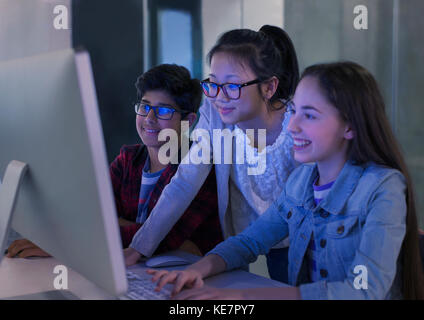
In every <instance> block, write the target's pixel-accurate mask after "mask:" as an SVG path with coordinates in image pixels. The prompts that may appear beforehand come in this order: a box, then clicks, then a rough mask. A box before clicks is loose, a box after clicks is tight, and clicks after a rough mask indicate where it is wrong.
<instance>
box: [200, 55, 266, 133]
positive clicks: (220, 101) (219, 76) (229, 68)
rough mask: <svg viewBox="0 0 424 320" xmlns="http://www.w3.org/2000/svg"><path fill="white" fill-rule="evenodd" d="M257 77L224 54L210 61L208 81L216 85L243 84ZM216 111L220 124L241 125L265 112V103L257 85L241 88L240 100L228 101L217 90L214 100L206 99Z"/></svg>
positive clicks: (214, 56)
mask: <svg viewBox="0 0 424 320" xmlns="http://www.w3.org/2000/svg"><path fill="white" fill-rule="evenodd" d="M256 78H257V76H256V75H255V74H254V73H253V71H252V70H251V69H250V68H249V67H248V66H247V65H246V64H240V63H239V62H238V61H237V60H236V59H235V58H233V57H232V56H231V55H229V54H228V53H225V52H217V53H215V54H214V55H213V57H212V59H211V72H210V74H209V80H210V81H211V82H215V83H217V84H223V83H235V84H243V83H246V82H249V81H252V80H255V79H256ZM208 99H209V101H210V102H211V103H212V105H213V106H214V107H215V109H216V110H217V111H218V113H219V115H220V117H221V120H222V122H224V123H226V124H239V125H240V124H243V123H248V122H249V121H251V120H253V119H255V118H256V117H258V116H259V115H261V114H262V113H264V112H267V106H266V103H265V101H264V99H263V97H262V96H261V94H260V92H259V90H258V84H253V85H250V86H246V87H243V88H242V89H241V94H240V98H239V99H237V100H231V99H228V98H227V97H226V96H225V94H224V93H223V92H222V89H220V90H219V93H218V95H217V96H216V97H215V98H208Z"/></svg>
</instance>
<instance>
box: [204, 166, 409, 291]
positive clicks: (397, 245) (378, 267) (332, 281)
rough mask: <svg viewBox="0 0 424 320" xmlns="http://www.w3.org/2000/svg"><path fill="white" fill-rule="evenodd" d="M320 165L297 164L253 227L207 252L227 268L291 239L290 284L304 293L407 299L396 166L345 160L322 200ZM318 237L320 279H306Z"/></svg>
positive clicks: (401, 182) (401, 185)
mask: <svg viewBox="0 0 424 320" xmlns="http://www.w3.org/2000/svg"><path fill="white" fill-rule="evenodd" d="M317 176H318V171H317V167H316V165H315V164H314V165H312V164H304V165H302V166H300V167H298V168H297V169H295V170H294V171H293V173H292V174H291V175H290V177H289V179H288V180H287V184H286V187H285V189H284V191H283V192H282V193H281V195H280V197H279V198H278V200H277V201H276V202H275V203H274V204H273V205H271V206H270V208H269V209H268V210H267V211H266V212H265V213H264V214H263V215H262V216H261V217H260V218H259V219H258V220H256V221H255V222H254V223H253V224H252V225H251V226H250V227H248V228H247V229H246V230H245V231H243V232H242V233H240V234H239V235H237V236H235V237H231V238H229V239H227V240H226V241H225V242H223V243H221V244H219V245H218V246H217V247H216V248H215V249H213V250H212V251H210V252H209V253H208V254H217V255H219V256H221V257H222V258H223V259H224V260H225V262H226V266H227V270H230V269H234V268H238V267H241V266H243V265H246V264H248V263H251V262H253V261H255V260H256V258H257V256H258V255H260V254H265V253H267V252H268V251H269V249H270V248H271V247H272V246H274V245H275V243H277V242H279V241H280V240H281V239H283V238H285V237H286V236H287V234H288V235H289V239H290V248H289V274H288V277H289V284H290V285H293V286H299V289H300V292H301V296H302V299H394V298H401V293H400V283H401V277H400V273H401V268H400V265H399V263H398V257H399V254H400V250H401V246H402V242H403V238H404V236H405V232H406V225H405V221H406V200H405V192H406V184H405V179H404V176H403V175H402V174H401V173H400V172H399V171H397V170H394V169H389V168H386V167H382V166H378V165H375V164H373V163H368V164H367V165H363V166H359V165H354V164H352V163H351V162H349V161H348V162H346V164H345V165H344V167H343V169H342V170H341V172H340V174H339V176H338V177H337V179H336V181H335V182H334V184H333V186H332V188H331V190H330V192H329V194H328V195H327V197H325V198H324V199H323V200H322V201H321V202H320V203H319V204H318V205H317V206H315V203H314V193H313V187H312V184H313V182H314V180H315V179H316V178H317ZM312 235H313V237H314V241H315V243H316V257H317V261H316V266H317V270H319V275H320V279H319V280H318V281H316V282H313V283H311V282H309V280H308V266H307V263H308V258H307V255H306V252H307V248H308V244H309V242H310V239H311V236H312Z"/></svg>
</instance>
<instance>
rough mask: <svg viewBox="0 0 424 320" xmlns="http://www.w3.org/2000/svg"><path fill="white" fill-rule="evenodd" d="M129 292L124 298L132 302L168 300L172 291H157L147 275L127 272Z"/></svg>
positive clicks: (165, 289)
mask: <svg viewBox="0 0 424 320" xmlns="http://www.w3.org/2000/svg"><path fill="white" fill-rule="evenodd" d="M127 280H128V292H127V294H126V295H125V296H124V297H122V298H123V299H125V298H127V299H131V300H168V299H169V298H170V293H171V292H170V290H169V289H168V288H163V289H162V290H161V291H160V292H158V291H155V288H156V284H155V283H154V282H152V278H151V277H150V276H149V275H147V274H144V273H143V274H137V273H134V272H131V271H128V270H127Z"/></svg>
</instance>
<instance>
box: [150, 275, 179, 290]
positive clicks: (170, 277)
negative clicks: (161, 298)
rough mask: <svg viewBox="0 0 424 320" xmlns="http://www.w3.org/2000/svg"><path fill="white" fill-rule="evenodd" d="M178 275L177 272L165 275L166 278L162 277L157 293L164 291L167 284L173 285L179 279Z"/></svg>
mask: <svg viewBox="0 0 424 320" xmlns="http://www.w3.org/2000/svg"><path fill="white" fill-rule="evenodd" d="M177 275H178V273H177V272H175V271H172V272H169V273H168V274H165V275H164V276H162V277H161V278H160V280H159V282H158V284H157V286H156V289H155V290H156V291H160V290H162V288H163V287H164V286H165V285H166V284H167V283H172V282H174V281H175V278H176V277H177Z"/></svg>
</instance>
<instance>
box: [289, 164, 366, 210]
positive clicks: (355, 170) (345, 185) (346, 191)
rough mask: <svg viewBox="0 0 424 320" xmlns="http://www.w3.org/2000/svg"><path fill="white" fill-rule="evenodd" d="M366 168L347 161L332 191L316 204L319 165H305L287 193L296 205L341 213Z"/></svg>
mask: <svg viewBox="0 0 424 320" xmlns="http://www.w3.org/2000/svg"><path fill="white" fill-rule="evenodd" d="M364 170H365V167H364V166H360V165H355V164H353V163H352V162H351V161H346V163H345V165H344V166H343V168H342V170H341V171H340V173H339V175H338V177H337V179H336V180H335V182H334V184H333V186H332V187H331V190H330V192H329V193H328V194H327V196H326V197H325V198H324V199H323V200H322V201H321V202H320V203H319V204H318V205H317V206H315V202H314V188H313V183H314V181H315V180H316V178H317V177H318V167H317V165H316V164H313V165H305V166H304V169H303V170H302V172H300V174H299V175H297V176H296V177H295V179H294V180H296V181H291V183H292V184H293V187H292V188H287V191H288V192H287V195H288V196H289V198H290V199H291V201H293V204H294V205H296V206H303V207H304V208H306V209H308V210H312V211H316V210H319V209H320V208H322V209H324V210H325V211H327V212H329V213H332V214H339V213H340V212H341V211H342V209H343V207H344V205H345V204H346V202H347V200H348V199H349V197H350V196H351V194H352V193H353V191H354V190H355V188H356V186H357V184H358V182H359V179H360V178H361V176H362V173H363V171H364ZM289 180H291V179H289ZM297 182H300V183H297Z"/></svg>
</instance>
